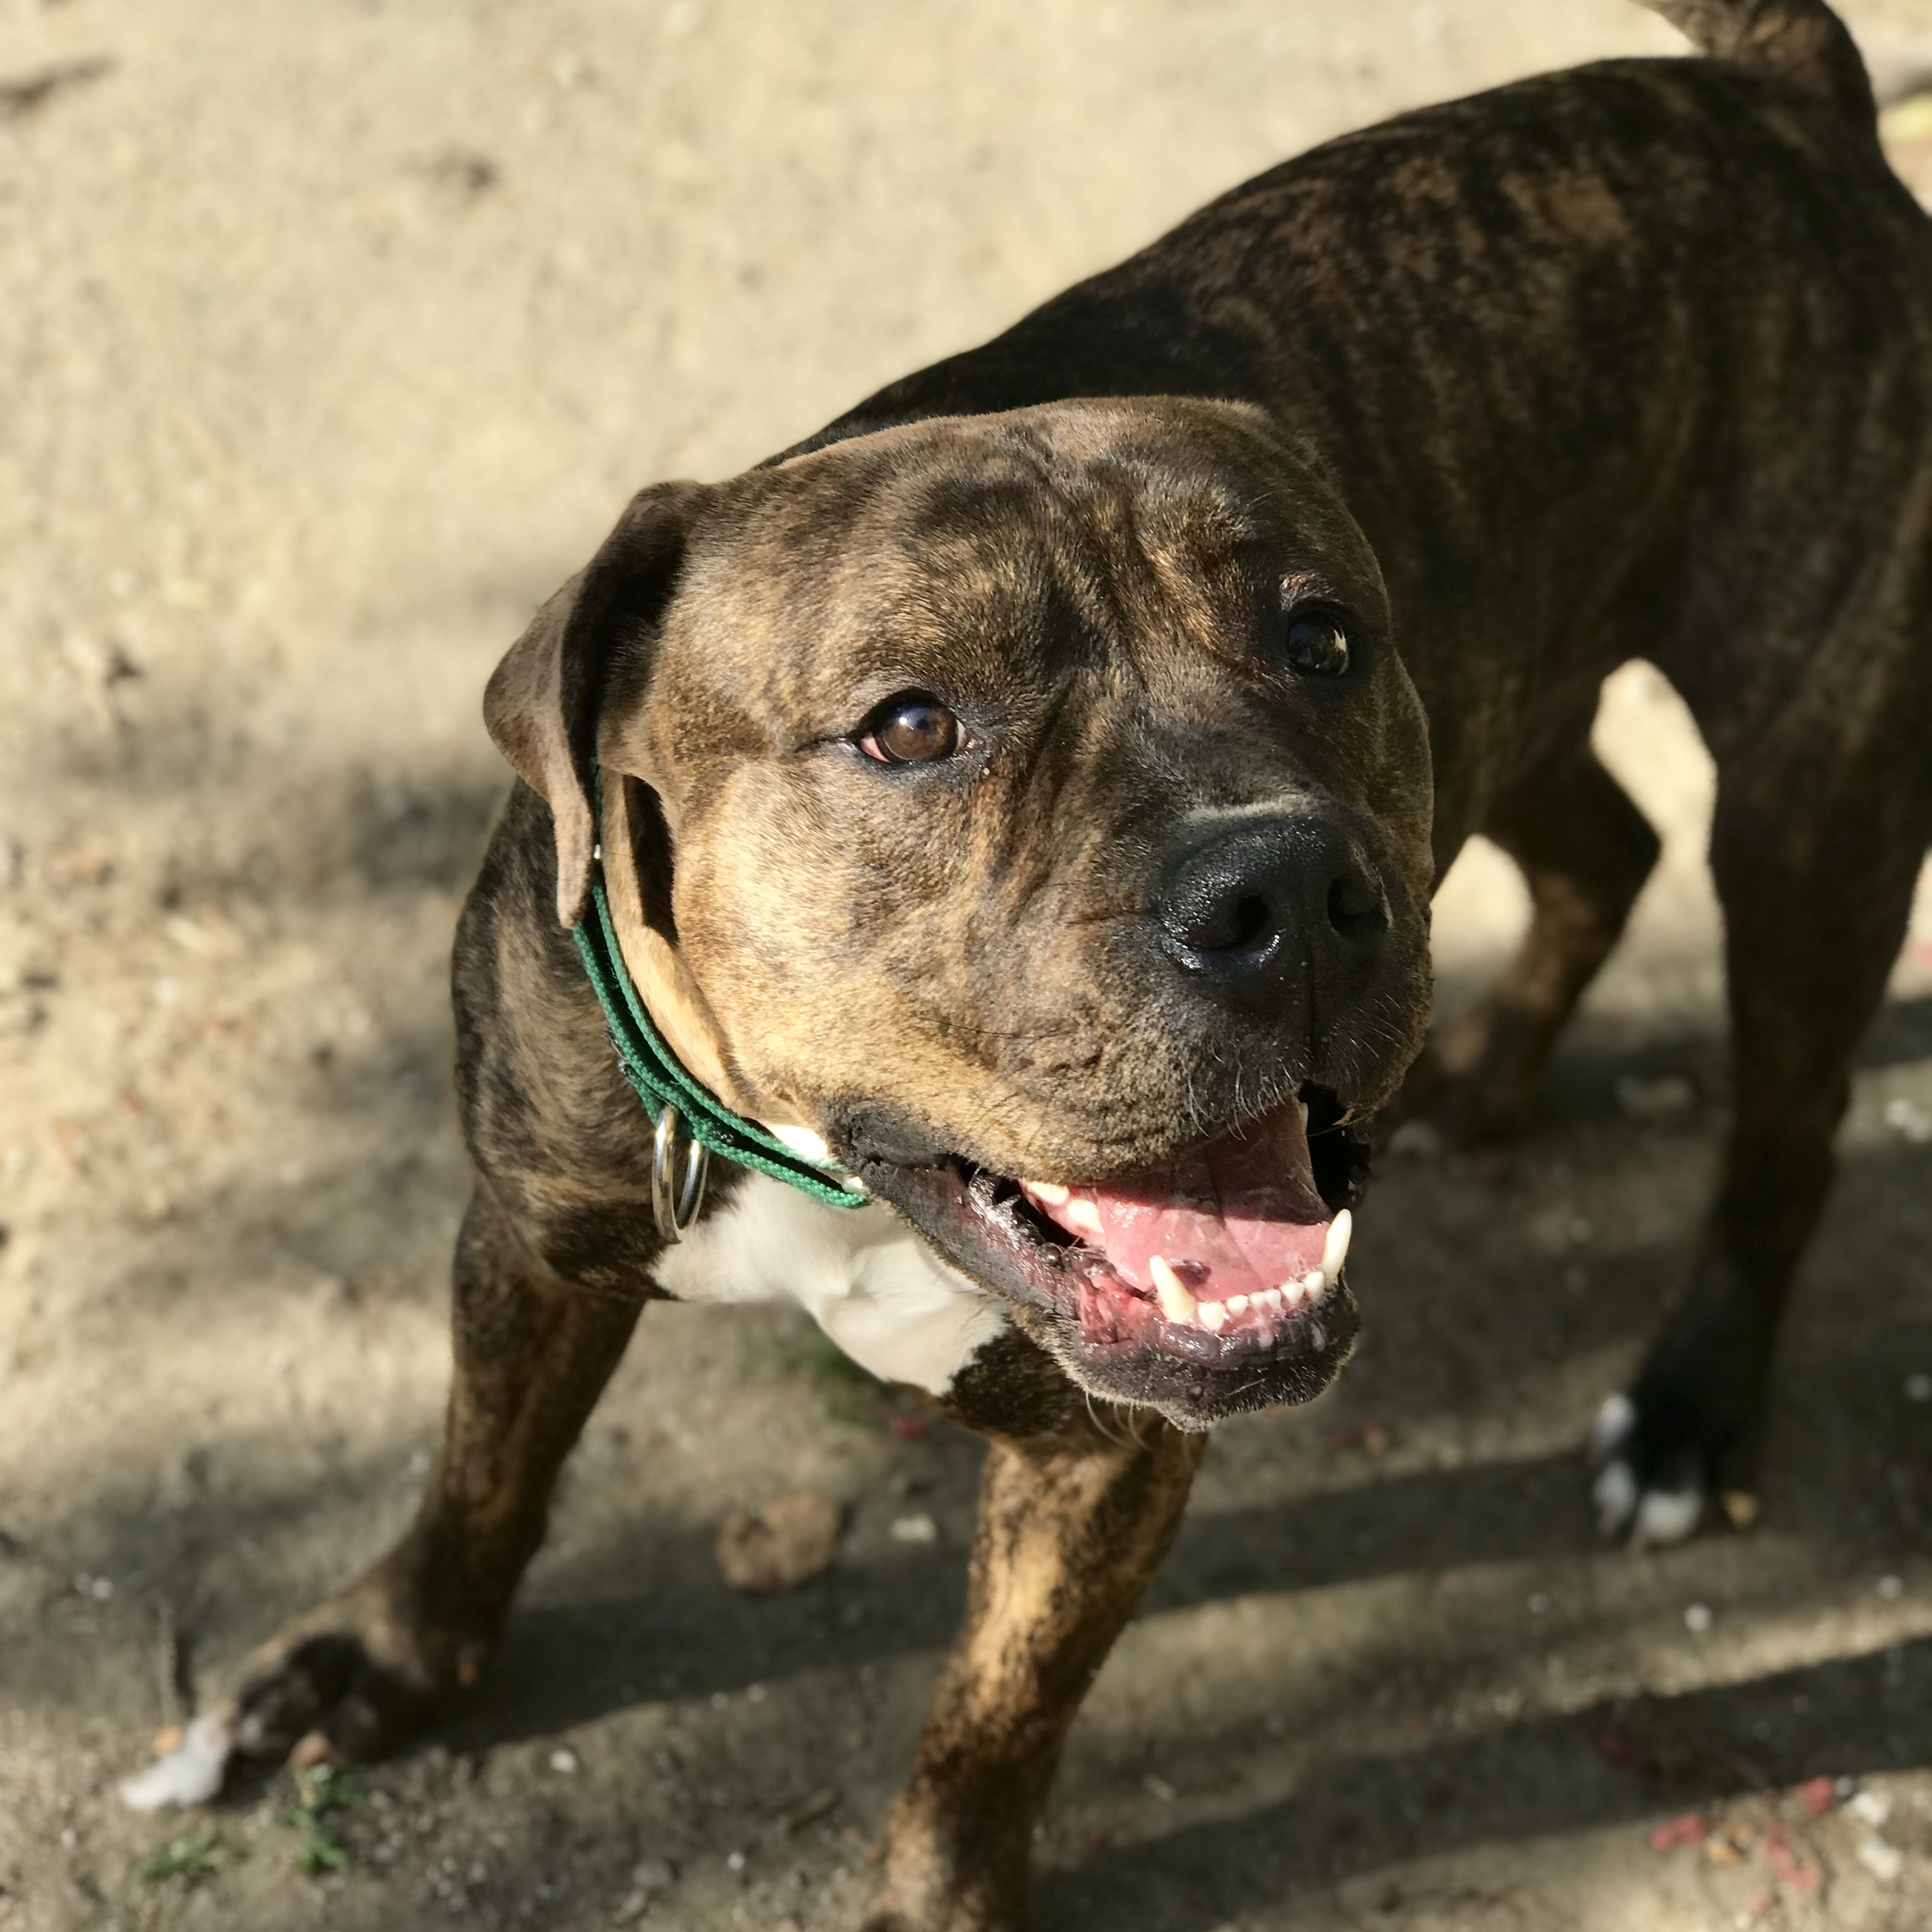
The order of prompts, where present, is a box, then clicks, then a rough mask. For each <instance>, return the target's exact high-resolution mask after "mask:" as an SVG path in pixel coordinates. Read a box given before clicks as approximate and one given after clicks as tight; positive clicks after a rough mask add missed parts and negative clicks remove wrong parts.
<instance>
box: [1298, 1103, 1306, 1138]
mask: <svg viewBox="0 0 1932 1932" xmlns="http://www.w3.org/2000/svg"><path fill="white" fill-rule="evenodd" d="M1295 1112H1297V1113H1298V1114H1299V1115H1301V1131H1302V1132H1303V1133H1304V1134H1305V1133H1307V1131H1308V1103H1307V1101H1306V1100H1297V1101H1296V1102H1295Z"/></svg>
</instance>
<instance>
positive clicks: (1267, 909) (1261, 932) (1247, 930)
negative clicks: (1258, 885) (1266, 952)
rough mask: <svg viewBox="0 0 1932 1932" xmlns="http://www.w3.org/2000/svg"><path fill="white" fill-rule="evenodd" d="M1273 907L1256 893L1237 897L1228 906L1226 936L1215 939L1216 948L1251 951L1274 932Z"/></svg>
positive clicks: (1231, 951) (1239, 951)
mask: <svg viewBox="0 0 1932 1932" xmlns="http://www.w3.org/2000/svg"><path fill="white" fill-rule="evenodd" d="M1274 925H1275V919H1274V907H1271V905H1270V904H1268V901H1267V900H1266V899H1265V898H1262V897H1261V895H1259V893H1251V894H1250V895H1249V896H1248V897H1247V898H1243V899H1238V900H1237V901H1235V904H1233V905H1232V906H1231V907H1229V910H1228V917H1227V922H1226V927H1225V929H1224V930H1225V932H1226V937H1225V938H1220V939H1219V940H1218V941H1217V947H1218V950H1220V951H1223V952H1226V953H1247V952H1251V951H1253V950H1254V948H1256V947H1258V946H1259V945H1261V944H1263V942H1264V941H1266V940H1268V939H1269V938H1271V937H1272V936H1273V935H1274Z"/></svg>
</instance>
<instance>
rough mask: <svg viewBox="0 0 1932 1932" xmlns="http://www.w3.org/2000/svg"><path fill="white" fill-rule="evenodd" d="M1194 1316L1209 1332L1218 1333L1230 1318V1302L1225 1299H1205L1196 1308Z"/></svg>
mask: <svg viewBox="0 0 1932 1932" xmlns="http://www.w3.org/2000/svg"><path fill="white" fill-rule="evenodd" d="M1194 1319H1195V1320H1196V1322H1199V1324H1200V1325H1201V1326H1202V1328H1205V1329H1206V1330H1207V1331H1208V1334H1211V1335H1218V1334H1220V1332H1221V1328H1222V1325H1223V1323H1224V1322H1226V1320H1227V1319H1228V1304H1226V1302H1225V1301H1204V1302H1202V1304H1201V1305H1200V1306H1199V1307H1198V1308H1196V1310H1195V1311H1194Z"/></svg>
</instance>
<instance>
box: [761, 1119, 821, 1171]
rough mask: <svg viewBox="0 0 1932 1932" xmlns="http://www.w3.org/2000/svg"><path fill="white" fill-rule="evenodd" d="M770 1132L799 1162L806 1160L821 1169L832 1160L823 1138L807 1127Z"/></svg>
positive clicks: (776, 1129) (780, 1128)
mask: <svg viewBox="0 0 1932 1932" xmlns="http://www.w3.org/2000/svg"><path fill="white" fill-rule="evenodd" d="M772 1133H773V1135H774V1136H775V1137H776V1138H777V1139H779V1140H781V1141H782V1142H784V1144H785V1145H786V1146H787V1147H788V1148H790V1150H791V1151H792V1152H793V1154H796V1155H797V1156H798V1157H799V1160H808V1161H810V1162H811V1163H812V1165H813V1166H814V1167H823V1166H824V1165H825V1164H826V1162H827V1161H829V1160H830V1159H831V1158H832V1150H831V1149H830V1148H829V1147H827V1146H826V1145H825V1139H824V1136H823V1135H820V1134H815V1133H813V1132H812V1131H811V1129H810V1128H809V1127H774V1128H772Z"/></svg>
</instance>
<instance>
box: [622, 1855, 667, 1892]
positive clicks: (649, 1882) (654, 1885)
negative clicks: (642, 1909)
mask: <svg viewBox="0 0 1932 1932" xmlns="http://www.w3.org/2000/svg"><path fill="white" fill-rule="evenodd" d="M676 1882H677V1869H676V1867H675V1866H674V1865H673V1864H672V1863H671V1861H670V1859H668V1858H640V1859H639V1860H638V1861H637V1863H636V1864H634V1865H633V1866H632V1867H631V1883H632V1884H633V1885H635V1886H636V1887H637V1889H638V1890H639V1891H641V1892H643V1893H644V1894H646V1895H648V1894H650V1893H652V1892H654V1891H670V1888H671V1887H672V1886H673V1885H675V1884H676Z"/></svg>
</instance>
